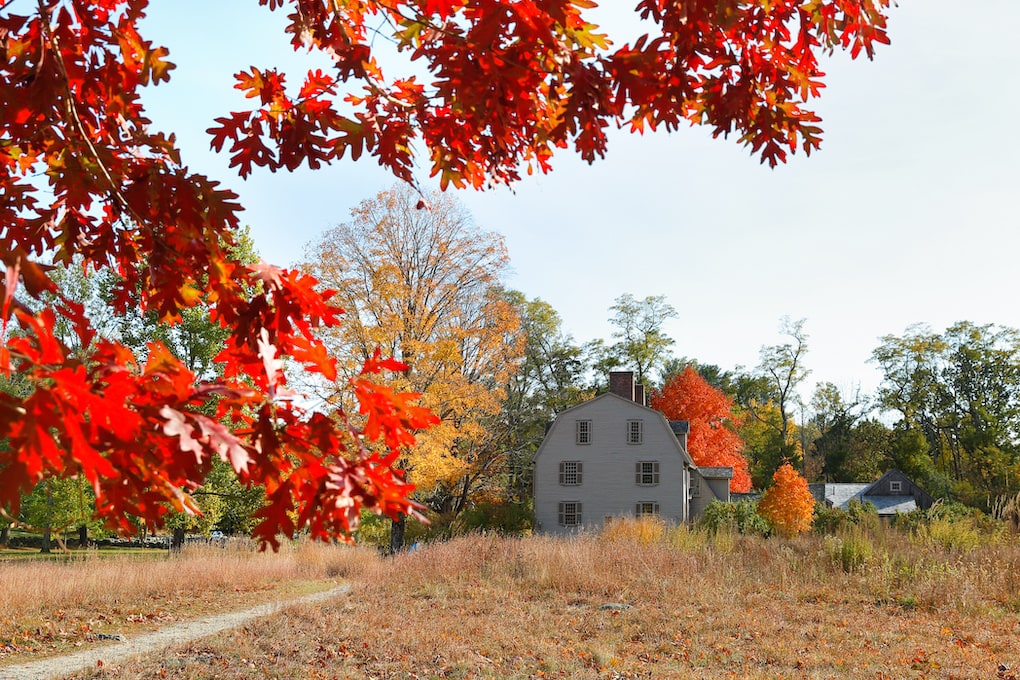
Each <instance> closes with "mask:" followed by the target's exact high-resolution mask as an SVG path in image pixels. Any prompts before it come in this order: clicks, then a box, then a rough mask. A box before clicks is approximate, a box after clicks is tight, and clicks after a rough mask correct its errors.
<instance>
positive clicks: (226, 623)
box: [0, 585, 350, 680]
mask: <svg viewBox="0 0 1020 680" xmlns="http://www.w3.org/2000/svg"><path fill="white" fill-rule="evenodd" d="M349 590H350V586H347V585H343V586H340V587H338V588H333V589H332V590H327V591H325V592H322V593H313V594H312V595H305V596H304V597H299V598H296V599H293V600H284V601H280V602H269V603H267V604H261V605H259V606H258V607H252V608H251V609H246V610H244V611H239V612H231V613H229V614H220V615H218V616H210V617H206V618H203V619H195V620H194V621H186V622H185V623H179V624H176V625H173V626H167V627H166V628H162V629H160V630H158V631H156V632H155V633H147V634H145V635H139V636H138V637H135V638H131V639H128V640H126V641H124V642H116V643H113V644H109V645H104V646H102V647H97V648H94V649H89V650H86V651H83V652H76V653H74V654H67V655H65V656H55V657H51V658H48V659H42V660H39V661H30V662H27V663H19V664H14V665H11V666H4V667H0V680H49V679H50V678H59V677H61V676H63V675H67V674H70V673H76V672H78V671H80V670H83V669H85V668H94V667H95V666H96V665H97V664H98V663H99V662H100V661H102V662H103V663H104V664H108V663H116V662H118V661H123V660H125V659H128V658H130V657H132V656H138V655H140V654H148V653H152V652H157V651H162V650H164V649H166V648H167V647H169V646H171V645H175V644H178V643H181V642H190V641H192V640H197V639H198V638H203V637H207V636H209V635H214V634H216V633H219V632H220V631H224V630H228V629H230V628H237V627H238V626H241V625H243V624H245V623H247V622H248V621H250V620H252V619H255V618H258V617H260V616H269V615H270V614H274V613H276V612H278V611H280V610H281V609H283V608H285V607H289V606H291V605H297V604H307V603H309V602H319V601H321V600H327V599H329V598H331V597H337V596H338V595H345V594H346V593H347V592H348V591H349Z"/></svg>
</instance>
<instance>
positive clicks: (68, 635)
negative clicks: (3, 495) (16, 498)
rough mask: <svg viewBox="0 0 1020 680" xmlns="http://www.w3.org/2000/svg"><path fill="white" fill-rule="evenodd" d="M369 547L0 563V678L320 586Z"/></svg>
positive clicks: (356, 563) (244, 545) (367, 556)
mask: <svg viewBox="0 0 1020 680" xmlns="http://www.w3.org/2000/svg"><path fill="white" fill-rule="evenodd" d="M377 559H378V558H377V557H376V554H375V552H374V551H372V550H370V549H368V548H364V549H356V550H355V549H350V548H338V547H333V546H323V545H316V544H311V543H302V544H298V545H294V546H288V547H286V548H285V549H284V550H282V551H281V552H280V553H279V554H271V553H270V554H267V553H259V552H257V551H256V550H255V549H254V546H253V545H252V544H250V543H248V542H231V543H230V544H228V545H227V547H225V548H224V547H215V546H194V547H191V546H189V547H187V548H186V549H185V551H184V553H183V554H182V555H173V556H168V555H167V553H165V552H155V551H154V553H153V554H149V555H139V554H138V553H137V552H132V553H129V554H126V555H113V556H109V555H107V554H100V553H97V552H95V551H91V552H84V553H81V554H78V555H76V556H74V557H71V558H69V559H67V560H45V561H38V560H16V561H10V562H0V584H2V588H0V676H2V666H3V665H4V664H6V663H14V662H17V661H28V660H32V659H35V658H40V657H42V656H52V655H54V654H57V653H61V652H69V651H75V650H78V649H81V648H82V647H83V646H84V645H89V644H94V643H95V642H96V641H97V640H98V639H99V636H101V635H103V634H107V635H125V636H128V637H130V636H132V635H134V634H137V633H141V632H146V631H150V630H153V629H155V628H158V627H160V626H163V625H167V624H170V623H180V622H182V621H186V620H188V619H192V618H196V617H199V616H203V615H208V614H215V613H221V612H226V611H234V610H237V609H243V608H245V607H248V606H251V605H255V604H260V603H263V602H267V601H275V600H278V599H287V598H290V597H293V596H294V595H300V594H304V593H307V592H312V591H315V590H325V589H326V588H329V587H330V586H331V585H333V584H335V583H336V581H337V579H341V578H343V577H345V576H346V575H348V574H350V573H353V572H356V571H364V569H365V566H364V565H365V564H366V563H374V562H375V561H377Z"/></svg>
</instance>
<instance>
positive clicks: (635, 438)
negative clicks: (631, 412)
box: [627, 420, 645, 444]
mask: <svg viewBox="0 0 1020 680" xmlns="http://www.w3.org/2000/svg"><path fill="white" fill-rule="evenodd" d="M644 439H645V421H643V420H628V421H627V443H628V444H641V443H643V442H644Z"/></svg>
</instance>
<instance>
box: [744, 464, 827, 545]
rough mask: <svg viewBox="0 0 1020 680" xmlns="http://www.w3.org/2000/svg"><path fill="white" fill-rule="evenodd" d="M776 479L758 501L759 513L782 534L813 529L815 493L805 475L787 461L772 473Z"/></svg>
mask: <svg viewBox="0 0 1020 680" xmlns="http://www.w3.org/2000/svg"><path fill="white" fill-rule="evenodd" d="M772 482H773V484H772V486H770V487H769V488H768V489H766V491H765V494H764V495H763V496H762V498H761V501H759V502H758V514H759V515H761V516H762V517H764V518H765V519H767V520H768V521H769V522H770V523H771V524H772V527H773V528H774V529H775V530H776V531H777V532H778V533H779V534H780V535H782V536H786V537H790V536H796V535H797V534H799V533H803V532H805V531H807V530H808V529H810V528H811V520H812V518H813V517H814V514H815V497H814V496H812V495H811V491H810V489H809V488H808V483H807V480H806V479H804V476H803V475H801V474H800V473H799V472H797V471H796V470H794V469H793V466H792V465H790V464H789V463H783V464H782V465H780V466H779V469H778V470H776V472H775V474H774V475H772Z"/></svg>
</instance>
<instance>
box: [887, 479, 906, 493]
mask: <svg viewBox="0 0 1020 680" xmlns="http://www.w3.org/2000/svg"><path fill="white" fill-rule="evenodd" d="M889 493H903V482H901V481H900V480H898V479H890V480H889Z"/></svg>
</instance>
